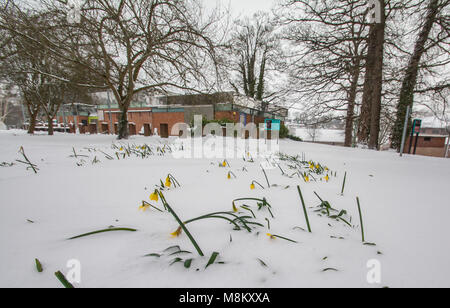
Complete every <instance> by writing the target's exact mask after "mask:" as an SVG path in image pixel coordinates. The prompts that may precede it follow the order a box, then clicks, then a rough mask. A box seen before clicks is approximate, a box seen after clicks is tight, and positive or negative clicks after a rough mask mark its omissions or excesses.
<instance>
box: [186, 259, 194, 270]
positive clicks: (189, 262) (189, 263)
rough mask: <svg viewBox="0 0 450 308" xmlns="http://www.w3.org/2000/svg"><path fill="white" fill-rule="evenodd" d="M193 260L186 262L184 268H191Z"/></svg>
mask: <svg viewBox="0 0 450 308" xmlns="http://www.w3.org/2000/svg"><path fill="white" fill-rule="evenodd" d="M192 260H193V259H188V260H186V261H184V267H185V268H191V264H192Z"/></svg>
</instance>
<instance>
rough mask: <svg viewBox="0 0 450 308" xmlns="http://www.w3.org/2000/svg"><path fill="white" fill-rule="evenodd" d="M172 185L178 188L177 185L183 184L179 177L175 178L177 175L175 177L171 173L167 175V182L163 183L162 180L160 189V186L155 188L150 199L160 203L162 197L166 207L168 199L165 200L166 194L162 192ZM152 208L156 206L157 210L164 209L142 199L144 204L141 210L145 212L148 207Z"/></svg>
mask: <svg viewBox="0 0 450 308" xmlns="http://www.w3.org/2000/svg"><path fill="white" fill-rule="evenodd" d="M172 186H173V187H175V188H176V187H179V186H181V185H180V183H179V182H178V181H177V179H175V177H173V176H172V175H171V174H169V175H167V177H166V181H165V183H163V182H162V181H161V187H159V189H158V188H157V189H155V190H154V192H153V193H151V194H150V201H152V202H156V203H158V202H159V199H160V198H161V199H162V203H163V205H164V208H166V201H165V199H164V196H163V194H162V191H163V190H165V189H169V188H171V187H172ZM150 208H154V209H156V210H158V211H160V212H162V211H161V210H160V209H158V208H157V207H156V206H154V205H152V204H150V203H148V202H146V201H142V205H141V206H140V207H139V210H142V211H144V212H145V211H146V210H148V209H150Z"/></svg>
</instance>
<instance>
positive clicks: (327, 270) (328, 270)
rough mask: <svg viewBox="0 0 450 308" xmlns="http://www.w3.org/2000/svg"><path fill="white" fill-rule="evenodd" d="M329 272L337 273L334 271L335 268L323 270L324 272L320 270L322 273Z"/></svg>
mask: <svg viewBox="0 0 450 308" xmlns="http://www.w3.org/2000/svg"><path fill="white" fill-rule="evenodd" d="M330 271H332V272H339V271H338V270H337V269H335V268H331V267H330V268H326V269H324V270H322V272H330Z"/></svg>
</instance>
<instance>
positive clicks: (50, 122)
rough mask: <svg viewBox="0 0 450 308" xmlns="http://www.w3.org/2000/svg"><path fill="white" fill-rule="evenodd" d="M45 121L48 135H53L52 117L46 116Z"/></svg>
mask: <svg viewBox="0 0 450 308" xmlns="http://www.w3.org/2000/svg"><path fill="white" fill-rule="evenodd" d="M47 123H48V135H49V136H53V135H54V130H53V118H52V117H50V116H49V117H47Z"/></svg>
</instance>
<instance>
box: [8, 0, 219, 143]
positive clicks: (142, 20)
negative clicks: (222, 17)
mask: <svg viewBox="0 0 450 308" xmlns="http://www.w3.org/2000/svg"><path fill="white" fill-rule="evenodd" d="M37 2H39V4H40V8H39V10H45V11H47V12H49V14H52V17H51V27H52V28H53V29H58V30H59V31H52V32H51V33H50V34H48V35H46V36H43V35H40V36H37V37H29V36H28V35H27V34H26V32H19V31H17V30H15V25H16V24H19V25H24V26H27V27H31V28H33V25H31V24H29V23H25V22H24V20H23V18H22V19H15V20H11V19H10V20H9V22H8V23H6V25H5V24H4V25H3V27H4V28H7V29H8V30H10V31H13V32H15V34H16V35H20V36H23V37H26V38H27V39H29V40H30V41H31V42H33V44H35V46H36V48H44V49H45V50H46V51H48V52H49V54H51V56H52V57H53V58H55V59H58V61H62V62H64V63H66V65H68V66H70V68H72V69H82V70H87V71H89V73H90V74H91V75H92V76H94V77H95V78H96V79H97V80H101V81H102V83H101V84H100V85H99V84H98V83H91V82H88V83H86V84H81V85H80V84H79V86H86V87H95V88H98V87H99V86H102V85H106V87H107V88H108V89H110V90H111V91H112V93H113V95H114V98H115V100H116V102H117V103H118V105H119V108H120V110H121V115H120V120H119V139H123V138H127V137H128V118H127V112H128V108H129V106H130V104H131V101H132V99H133V97H134V95H136V94H138V93H140V92H143V91H146V90H151V89H162V90H167V89H182V90H186V91H193V90H194V89H197V88H199V85H200V84H201V85H202V86H203V89H204V90H205V91H209V90H210V89H211V88H212V87H213V86H214V84H213V83H211V82H209V81H210V80H214V79H211V78H208V77H210V76H206V74H205V73H204V71H205V70H206V69H208V70H209V71H208V72H210V71H211V69H210V68H211V66H212V67H214V61H213V60H214V53H213V52H214V51H213V47H214V46H213V42H212V40H211V39H210V38H209V37H208V36H207V31H209V30H213V29H212V27H213V25H214V21H215V19H214V18H213V17H211V18H210V19H207V20H203V19H204V18H203V15H202V12H201V6H200V4H199V3H198V2H197V1H195V0H171V1H169V0H143V1H132V0H117V1H106V0H87V1H86V2H85V3H84V5H83V7H82V8H81V12H80V14H81V15H80V23H71V22H69V21H73V20H68V18H67V14H68V8H67V6H66V3H63V1H60V2H55V1H47V0H38V1H37ZM75 21H76V20H75ZM35 30H36V29H35ZM208 59H209V60H210V61H208ZM40 73H41V74H49V73H48V72H40ZM52 77H53V78H55V79H59V80H62V81H67V80H66V79H65V78H61V77H60V76H52ZM57 77H58V78H57Z"/></svg>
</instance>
